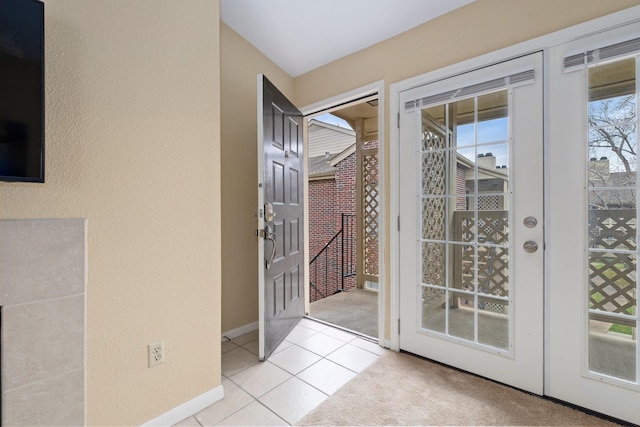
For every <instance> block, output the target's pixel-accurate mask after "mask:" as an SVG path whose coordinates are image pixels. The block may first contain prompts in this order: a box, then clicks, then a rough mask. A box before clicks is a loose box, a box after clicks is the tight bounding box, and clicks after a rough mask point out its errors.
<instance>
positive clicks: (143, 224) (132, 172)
mask: <svg viewBox="0 0 640 427" xmlns="http://www.w3.org/2000/svg"><path fill="white" fill-rule="evenodd" d="M45 3H46V7H45V10H46V108H47V113H46V149H47V158H46V161H47V165H46V168H47V169H46V183H45V184H19V183H18V184H16V183H0V207H1V208H0V209H1V210H0V215H1V217H2V218H55V217H86V218H88V271H89V276H88V288H87V366H88V370H87V391H88V392H87V403H88V422H89V424H92V425H136V424H140V423H143V422H146V421H149V420H150V419H152V418H155V417H157V416H159V415H161V414H163V413H165V412H166V411H168V410H170V409H172V408H174V407H176V406H177V405H179V404H182V403H184V402H186V401H188V400H191V399H193V398H194V397H196V396H198V395H200V394H202V393H205V392H207V391H209V390H211V389H213V388H215V387H217V386H218V385H219V384H220V274H221V266H220V258H221V256H220V176H219V171H220V161H219V159H220V156H219V148H220V147H219V144H220V134H219V132H220V126H219V124H220V119H219V117H220V116H219V114H220V113H219V96H220V94H219V90H220V87H219V84H220V83H219V82H220V80H219V79H220V64H219V58H220V55H219V2H218V1H217V0H213V1H212V0H190V1H189V2H179V1H175V0H136V1H130V0H109V1H103V0H46V2H45ZM158 340H164V342H165V353H166V363H165V364H163V365H160V366H157V367H154V368H148V367H147V344H149V343H152V342H155V341H158Z"/></svg>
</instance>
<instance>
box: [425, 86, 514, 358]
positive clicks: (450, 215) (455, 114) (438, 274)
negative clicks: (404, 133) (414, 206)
mask: <svg viewBox="0 0 640 427" xmlns="http://www.w3.org/2000/svg"><path fill="white" fill-rule="evenodd" d="M510 98H511V94H510V90H506V89H505V90H500V91H497V92H493V93H489V94H483V95H480V96H476V97H471V98H468V99H463V100H459V101H455V102H451V103H444V104H440V105H435V106H431V107H428V108H424V109H422V110H421V112H420V118H421V122H422V129H421V139H422V144H421V145H422V147H421V157H422V163H421V177H422V194H421V206H420V212H419V216H420V217H421V221H420V222H421V224H422V245H421V251H422V264H421V268H422V287H423V289H422V311H421V317H422V320H421V323H422V327H423V328H424V329H425V330H426V331H429V332H435V333H438V334H443V335H445V336H449V337H453V338H456V339H463V340H465V341H466V342H468V343H470V344H477V345H483V346H490V347H492V348H493V349H495V350H499V351H509V349H510V348H511V345H510V341H511V340H510V337H509V324H510V322H509V282H510V281H509V251H510V249H509V205H510V192H509V191H510V189H509V163H510V160H509V159H510V144H511V139H510V131H509V125H510V122H509V100H510Z"/></svg>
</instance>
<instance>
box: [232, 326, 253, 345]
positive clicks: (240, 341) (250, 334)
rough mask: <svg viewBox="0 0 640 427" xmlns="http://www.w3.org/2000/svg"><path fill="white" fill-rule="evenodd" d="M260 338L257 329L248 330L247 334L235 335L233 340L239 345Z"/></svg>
mask: <svg viewBox="0 0 640 427" xmlns="http://www.w3.org/2000/svg"><path fill="white" fill-rule="evenodd" d="M258 338H259V337H258V331H257V330H255V331H251V332H247V333H246V334H243V335H240V336H239V337H235V338H233V339H232V340H231V341H233V342H234V343H236V344H238V345H239V346H243V345H245V344H248V343H250V342H251V341H255V340H257V339H258Z"/></svg>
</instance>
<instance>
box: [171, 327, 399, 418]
mask: <svg viewBox="0 0 640 427" xmlns="http://www.w3.org/2000/svg"><path fill="white" fill-rule="evenodd" d="M385 351H387V350H385V349H384V348H382V347H380V346H379V345H378V344H376V343H374V342H371V341H368V340H365V339H363V338H360V337H359V336H357V335H353V334H350V333H348V332H344V331H342V330H340V329H336V328H332V327H330V326H327V325H325V324H323V323H319V322H315V321H313V320H310V319H302V320H301V321H300V323H299V324H298V325H297V326H296V327H295V328H294V329H293V330H292V331H291V333H290V334H289V335H288V336H287V337H286V338H285V340H284V341H283V342H282V343H281V344H280V346H278V348H277V349H276V350H275V352H274V353H273V354H272V355H271V357H269V359H268V360H267V361H265V362H262V363H260V362H259V361H258V332H257V331H253V332H250V333H248V334H245V335H242V336H240V337H237V338H235V339H233V340H231V341H225V342H223V343H222V385H223V387H224V394H225V397H224V399H222V400H221V401H219V402H216V403H214V404H213V405H211V406H209V407H208V408H205V409H204V410H202V411H201V412H199V413H197V414H195V415H194V416H192V417H189V418H187V419H186V420H183V421H182V422H180V423H178V424H176V426H180V427H182V426H193V427H199V426H237V425H243V426H257V425H259V426H286V425H292V424H295V423H296V422H298V421H300V420H301V419H302V418H303V417H304V416H305V415H306V414H308V413H309V412H310V411H311V410H312V409H313V408H315V407H316V406H318V405H319V404H320V403H322V402H323V401H324V400H325V399H326V398H327V397H329V396H330V395H332V394H333V393H335V392H336V391H337V390H338V389H339V388H340V387H342V386H343V385H344V384H346V383H347V382H348V381H349V380H351V379H352V378H354V377H356V376H357V375H358V373H359V372H362V371H363V370H364V369H365V368H366V367H367V366H369V365H370V364H371V363H372V362H373V361H375V360H376V359H377V358H378V356H380V355H381V354H383V353H384V352H385Z"/></svg>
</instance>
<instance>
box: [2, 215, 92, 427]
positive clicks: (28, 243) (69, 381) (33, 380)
mask: <svg viewBox="0 0 640 427" xmlns="http://www.w3.org/2000/svg"><path fill="white" fill-rule="evenodd" d="M86 247H87V245H86V220H84V219H26V220H1V221H0V305H2V425H3V426H18V425H30V426H36V425H49V426H50V425H57V426H63V425H73V426H79V425H85V420H86V418H85V293H86V282H87V280H86V277H87V270H86Z"/></svg>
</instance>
